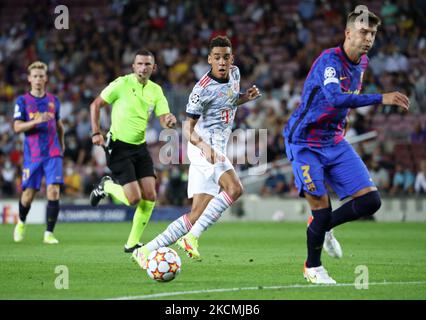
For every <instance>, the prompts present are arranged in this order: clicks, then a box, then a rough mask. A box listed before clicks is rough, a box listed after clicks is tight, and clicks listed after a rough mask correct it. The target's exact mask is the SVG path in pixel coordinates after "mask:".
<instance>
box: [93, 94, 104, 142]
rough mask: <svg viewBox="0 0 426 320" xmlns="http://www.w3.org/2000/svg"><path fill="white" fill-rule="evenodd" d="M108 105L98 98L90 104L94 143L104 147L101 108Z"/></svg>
mask: <svg viewBox="0 0 426 320" xmlns="http://www.w3.org/2000/svg"><path fill="white" fill-rule="evenodd" d="M107 104H108V103H106V102H105V100H104V99H102V98H101V97H97V98H96V99H95V100H93V102H92V103H91V104H90V122H91V125H92V143H93V144H94V145H97V146H103V145H104V144H105V140H104V137H103V135H102V133H101V128H100V112H101V108H102V107H104V106H106V105H107Z"/></svg>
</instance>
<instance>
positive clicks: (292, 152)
mask: <svg viewBox="0 0 426 320" xmlns="http://www.w3.org/2000/svg"><path fill="white" fill-rule="evenodd" d="M286 153H287V157H288V159H289V160H290V161H291V165H292V167H293V173H294V181H295V184H296V187H297V189H298V190H299V195H300V196H303V193H304V192H307V193H309V194H311V195H314V196H322V195H324V194H327V189H326V186H325V184H326V183H327V184H328V185H329V186H330V187H331V188H332V189H333V190H334V192H336V193H337V195H338V196H339V198H340V199H341V200H342V199H344V198H346V197H349V196H351V195H353V194H355V193H356V192H358V191H359V190H361V189H364V188H367V187H374V186H375V185H374V183H373V180H372V179H371V177H370V174H369V172H368V169H367V167H366V166H365V164H364V162H363V161H362V160H361V158H360V157H359V156H358V154H357V153H356V152H355V150H354V149H353V148H352V146H351V145H350V144H349V143H348V142H347V141H346V140H342V141H341V142H340V143H338V144H337V145H335V146H331V147H322V148H317V147H316V148H313V147H309V146H305V145H296V144H289V143H288V142H287V141H286Z"/></svg>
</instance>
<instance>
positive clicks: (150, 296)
mask: <svg viewBox="0 0 426 320" xmlns="http://www.w3.org/2000/svg"><path fill="white" fill-rule="evenodd" d="M419 284H420V285H421V284H426V281H411V282H410V281H409V282H370V283H369V284H368V285H369V286H380V285H419ZM352 286H353V287H355V284H353V283H337V284H329V285H314V284H293V285H287V286H258V287H245V288H223V289H207V290H192V291H175V292H161V293H155V294H146V295H142V296H126V297H118V298H110V299H107V300H144V299H154V298H163V297H172V296H181V295H188V294H203V293H217V292H236V291H253V290H279V289H299V288H306V289H313V288H315V289H318V288H330V287H352Z"/></svg>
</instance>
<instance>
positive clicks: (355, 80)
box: [283, 46, 382, 147]
mask: <svg viewBox="0 0 426 320" xmlns="http://www.w3.org/2000/svg"><path fill="white" fill-rule="evenodd" d="M367 66H368V57H367V56H366V55H363V56H362V57H361V60H360V61H359V63H354V62H352V61H351V60H350V59H349V57H348V56H347V55H346V53H345V52H344V50H343V48H342V47H341V46H339V47H335V48H330V49H327V50H325V51H323V52H322V53H321V55H320V56H319V57H318V58H317V59H316V60H315V62H314V63H313V65H312V67H311V70H310V71H309V74H308V76H307V78H306V80H305V83H304V86H303V91H302V97H301V103H300V105H299V107H298V108H297V109H296V110H295V111H294V112H293V114H292V115H291V116H290V119H289V121H288V123H287V125H286V127H285V128H284V130H283V134H284V137H285V138H286V139H287V141H288V142H289V143H293V144H306V145H309V146H312V147H324V146H332V145H336V144H337V143H339V142H340V141H342V140H343V138H344V136H343V130H344V127H345V124H346V116H347V114H348V112H349V109H350V108H358V107H363V106H367V105H374V104H379V103H381V102H382V95H381V94H359V93H360V92H361V88H362V77H363V75H364V72H365V70H366V69H367Z"/></svg>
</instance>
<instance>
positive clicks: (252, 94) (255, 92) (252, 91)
mask: <svg viewBox="0 0 426 320" xmlns="http://www.w3.org/2000/svg"><path fill="white" fill-rule="evenodd" d="M246 95H247V99H248V100H254V99H256V98H257V97H260V96H261V95H262V94H261V93H260V90H259V89H258V88H257V87H256V86H255V85H253V86H252V87H251V88H249V89H248V90H247V92H246Z"/></svg>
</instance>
